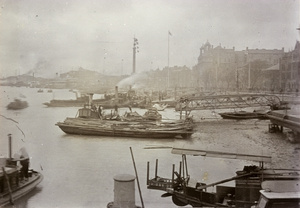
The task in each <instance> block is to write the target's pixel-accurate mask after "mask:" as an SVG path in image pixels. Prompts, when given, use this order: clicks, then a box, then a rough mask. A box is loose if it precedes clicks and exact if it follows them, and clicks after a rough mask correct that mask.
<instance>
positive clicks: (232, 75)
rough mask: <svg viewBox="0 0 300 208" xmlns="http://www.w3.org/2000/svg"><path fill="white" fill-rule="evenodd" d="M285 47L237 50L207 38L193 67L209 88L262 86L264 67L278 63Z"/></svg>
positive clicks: (251, 87)
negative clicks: (213, 42)
mask: <svg viewBox="0 0 300 208" xmlns="http://www.w3.org/2000/svg"><path fill="white" fill-rule="evenodd" d="M283 55H284V48H282V49H281V50H277V49H273V50H267V49H249V48H248V47H247V48H246V50H242V51H236V50H235V47H233V48H230V49H227V48H225V47H222V46H221V45H219V46H217V47H213V45H211V44H210V43H209V42H208V41H207V42H206V43H205V44H204V45H202V46H201V48H200V55H199V57H198V63H197V64H196V65H195V66H194V67H193V70H195V71H197V74H198V76H199V77H200V80H201V81H200V82H201V85H202V87H203V88H205V89H208V90H216V89H225V90H234V89H244V90H245V89H248V90H249V89H251V90H253V89H262V88H263V83H264V82H263V81H264V80H263V79H265V78H264V77H263V69H266V68H269V67H271V66H274V65H276V64H278V63H279V59H280V58H281V57H282V56H283Z"/></svg>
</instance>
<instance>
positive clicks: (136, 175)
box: [130, 147, 145, 208]
mask: <svg viewBox="0 0 300 208" xmlns="http://www.w3.org/2000/svg"><path fill="white" fill-rule="evenodd" d="M130 152H131V157H132V162H133V166H134V171H135V177H136V181H137V185H138V188H139V194H140V199H141V203H142V208H144V207H145V206H144V201H143V197H142V192H141V187H140V182H139V177H138V174H137V170H136V166H135V161H134V157H133V153H132V149H131V147H130Z"/></svg>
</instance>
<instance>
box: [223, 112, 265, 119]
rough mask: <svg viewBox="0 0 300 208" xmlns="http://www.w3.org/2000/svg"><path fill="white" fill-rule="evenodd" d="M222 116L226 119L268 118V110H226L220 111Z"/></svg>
mask: <svg viewBox="0 0 300 208" xmlns="http://www.w3.org/2000/svg"><path fill="white" fill-rule="evenodd" d="M219 115H220V116H222V118H224V119H256V118H258V119H265V118H266V112H261V111H253V112H247V111H237V112H224V113H219Z"/></svg>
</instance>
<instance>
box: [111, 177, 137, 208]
mask: <svg viewBox="0 0 300 208" xmlns="http://www.w3.org/2000/svg"><path fill="white" fill-rule="evenodd" d="M134 181H135V177H134V176H133V175H128V174H120V175H116V176H115V177H114V201H113V202H110V203H108V205H107V208H123V207H126V208H138V207H137V206H135V186H134Z"/></svg>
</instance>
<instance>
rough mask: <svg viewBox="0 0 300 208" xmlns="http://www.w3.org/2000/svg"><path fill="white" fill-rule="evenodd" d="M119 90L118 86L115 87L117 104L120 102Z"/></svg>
mask: <svg viewBox="0 0 300 208" xmlns="http://www.w3.org/2000/svg"><path fill="white" fill-rule="evenodd" d="M118 94H119V92H118V86H116V87H115V103H116V104H117V103H118V102H119V95H118Z"/></svg>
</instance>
